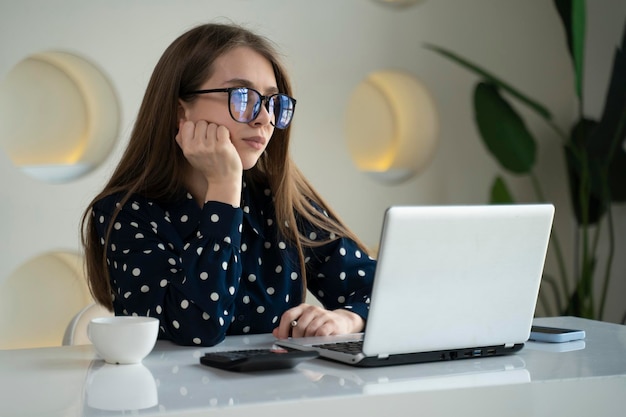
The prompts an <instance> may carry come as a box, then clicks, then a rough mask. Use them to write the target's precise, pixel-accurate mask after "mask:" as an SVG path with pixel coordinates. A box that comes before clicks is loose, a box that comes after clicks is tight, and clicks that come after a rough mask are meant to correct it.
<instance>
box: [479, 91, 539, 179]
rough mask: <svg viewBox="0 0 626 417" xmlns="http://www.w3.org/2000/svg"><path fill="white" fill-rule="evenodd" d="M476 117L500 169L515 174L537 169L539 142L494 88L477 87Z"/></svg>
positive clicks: (486, 144)
mask: <svg viewBox="0 0 626 417" xmlns="http://www.w3.org/2000/svg"><path fill="white" fill-rule="evenodd" d="M474 113H475V114H474V115H475V118H476V123H477V125H478V130H479V131H480V134H481V137H482V139H483V142H484V143H485V146H486V147H487V149H488V150H489V151H490V152H491V154H492V155H493V156H494V157H495V158H496V160H497V161H498V162H499V163H500V165H502V167H503V168H504V169H506V170H509V171H511V172H514V173H516V174H528V173H529V172H530V171H531V169H532V168H533V166H534V165H535V158H536V153H537V144H536V141H535V139H534V138H533V136H532V135H531V133H530V132H529V131H528V129H527V128H526V125H525V124H524V121H523V120H522V118H521V117H520V116H519V115H518V114H517V112H516V111H515V109H513V107H512V106H511V105H510V104H509V103H508V102H507V101H506V100H505V99H504V98H503V97H502V96H501V95H500V93H499V91H498V88H497V87H496V86H495V85H493V84H489V83H484V82H481V83H478V84H477V85H476V89H475V90H474Z"/></svg>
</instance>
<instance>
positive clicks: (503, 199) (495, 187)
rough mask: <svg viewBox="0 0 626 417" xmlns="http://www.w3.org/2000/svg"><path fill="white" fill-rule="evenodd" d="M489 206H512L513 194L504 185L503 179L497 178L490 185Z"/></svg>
mask: <svg viewBox="0 0 626 417" xmlns="http://www.w3.org/2000/svg"><path fill="white" fill-rule="evenodd" d="M489 203H490V204H514V203H515V201H514V200H513V194H512V193H511V191H510V190H509V187H508V186H507V185H506V182H505V181H504V178H502V177H501V176H499V175H498V176H497V177H496V179H495V180H494V181H493V184H491V195H490V199H489Z"/></svg>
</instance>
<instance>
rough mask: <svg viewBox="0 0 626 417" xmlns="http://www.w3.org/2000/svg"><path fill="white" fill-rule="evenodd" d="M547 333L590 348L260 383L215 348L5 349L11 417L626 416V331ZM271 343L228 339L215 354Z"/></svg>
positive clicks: (556, 321) (3, 395)
mask: <svg viewBox="0 0 626 417" xmlns="http://www.w3.org/2000/svg"><path fill="white" fill-rule="evenodd" d="M536 322H537V323H541V324H547V325H553V326H560V327H570V328H582V329H584V330H586V332H587V338H586V340H585V341H584V342H581V341H579V342H571V343H569V344H554V345H552V344H539V343H533V342H529V343H527V344H526V346H525V347H524V349H522V351H521V352H519V353H517V354H515V355H510V356H502V357H490V358H480V359H463V360H457V361H448V362H439V363H429V364H419V365H406V366H396V367H384V368H371V369H358V368H352V367H349V366H345V365H340V364H335V363H332V362H328V361H324V360H321V359H316V360H313V361H308V362H305V363H302V364H300V365H298V366H297V367H296V368H294V369H291V370H283V371H273V372H262V373H250V374H239V373H232V372H227V371H221V370H217V369H213V368H209V367H205V366H202V365H200V364H199V357H200V356H201V355H202V354H203V352H205V351H207V350H209V349H207V348H189V347H179V346H175V345H173V344H170V343H167V342H159V343H158V344H157V346H156V347H155V349H154V351H153V352H152V353H151V354H150V356H149V357H148V358H146V359H145V360H144V362H143V364H142V365H117V366H116V365H107V364H104V362H103V361H102V360H100V359H98V358H97V357H96V355H95V353H94V351H93V348H92V347H91V346H89V345H88V346H72V347H56V348H42V349H23V350H4V351H0V416H3V417H5V416H6V417H14V416H46V417H51V416H66V417H72V416H101V415H105V416H109V415H141V416H144V415H145V416H149V415H176V416H200V415H211V416H235V415H246V416H248V417H252V416H254V417H256V416H264V415H267V416H270V415H271V416H281V415H287V413H290V414H291V413H293V412H296V413H297V415H298V416H309V415H311V416H313V415H315V416H335V415H338V416H339V415H350V416H369V415H378V416H380V415H383V416H385V415H389V416H391V415H393V416H396V415H411V416H417V415H428V416H444V415H451V416H473V415H481V416H490V415H492V416H533V415H540V416H544V415H545V416H551V417H557V416H576V415H580V416H583V415H585V416H594V417H595V416H604V415H606V416H622V415H624V414H625V413H626V395H625V394H626V326H620V325H615V324H609V323H602V322H595V321H589V320H583V319H578V318H572V317H569V318H568V317H561V318H545V319H537V320H536ZM272 340H273V339H272V337H271V336H270V335H256V336H247V337H244V336H236V337H229V338H227V340H226V341H225V342H224V343H222V344H220V345H219V346H217V347H215V348H213V349H224V350H225V349H233V348H242V347H267V346H269V345H271V343H272ZM103 406H106V407H110V408H118V410H103V409H100V408H98V407H103ZM142 407H145V408H142ZM138 408H139V409H138Z"/></svg>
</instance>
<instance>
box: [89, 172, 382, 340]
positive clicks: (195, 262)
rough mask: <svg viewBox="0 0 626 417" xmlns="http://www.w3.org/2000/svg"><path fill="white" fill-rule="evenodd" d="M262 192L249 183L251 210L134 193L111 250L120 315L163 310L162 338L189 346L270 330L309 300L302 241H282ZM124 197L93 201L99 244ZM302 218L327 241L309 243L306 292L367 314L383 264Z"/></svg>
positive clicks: (305, 228) (310, 233) (306, 231)
mask: <svg viewBox="0 0 626 417" xmlns="http://www.w3.org/2000/svg"><path fill="white" fill-rule="evenodd" d="M256 188H258V187H255V189H252V187H247V186H246V185H245V184H244V190H243V204H242V207H244V208H234V207H232V206H230V205H227V204H223V203H219V202H207V203H206V204H205V205H204V207H202V208H200V207H199V206H198V205H197V204H196V203H195V201H194V200H193V198H192V197H191V196H190V195H189V194H188V193H185V194H186V195H185V194H183V197H182V198H180V199H178V200H176V201H173V202H170V203H167V204H163V203H160V202H157V201H151V200H147V199H145V198H143V197H140V196H136V195H135V196H132V197H131V198H130V199H129V200H128V201H127V203H126V204H125V205H124V206H123V207H122V210H121V212H120V213H119V215H118V216H117V218H116V220H115V222H114V224H113V228H112V232H111V236H110V239H109V242H108V247H107V265H108V269H109V274H110V278H111V285H112V288H113V294H112V296H113V300H114V302H113V304H114V309H115V312H116V314H118V315H119V314H128V315H152V316H156V317H158V318H159V319H160V320H161V332H160V337H161V338H164V339H169V340H172V341H174V342H175V343H178V344H183V345H200V346H211V345H214V344H216V343H219V342H220V341H222V340H223V338H224V337H225V335H227V334H249V333H269V332H271V331H272V330H273V329H274V327H276V326H277V325H278V323H279V321H280V316H281V315H282V314H283V312H284V311H286V310H287V309H289V308H291V307H294V306H296V305H298V304H299V303H300V302H301V301H302V288H301V285H302V281H301V277H300V266H299V264H298V256H297V252H296V249H295V246H294V245H292V244H291V243H290V242H289V241H288V240H285V239H281V238H279V237H277V227H276V219H275V218H274V215H273V213H274V207H273V197H272V193H271V192H270V191H269V190H267V189H264V188H260V189H256ZM118 201H120V196H119V195H113V196H109V197H106V198H105V199H103V200H101V201H100V202H98V203H97V204H96V206H95V207H94V216H95V219H97V221H96V222H94V224H95V226H96V229H97V231H98V233H99V235H100V237H101V239H102V240H101V241H102V242H104V240H103V238H104V234H105V231H106V230H107V228H108V224H109V222H110V221H111V216H112V213H113V212H114V210H115V207H116V205H118V204H119V203H118ZM320 211H321V210H320ZM297 224H298V227H300V228H301V229H300V232H301V233H302V234H303V235H304V236H306V237H307V238H309V239H311V240H315V241H316V242H327V243H324V244H322V245H320V246H315V247H312V248H305V252H306V253H305V257H306V260H307V261H306V262H307V271H308V272H307V276H308V287H309V290H310V291H311V292H312V293H313V294H316V296H317V297H318V298H319V300H320V301H321V302H322V304H323V305H324V306H325V307H326V308H328V309H337V308H346V309H350V310H351V311H353V312H355V313H357V314H359V315H361V316H362V317H364V318H366V317H367V311H368V308H369V297H370V294H371V285H372V277H373V273H374V269H375V266H376V262H375V261H374V260H373V259H371V258H370V257H368V256H363V254H362V253H361V251H360V250H359V249H358V248H357V246H356V244H355V243H354V242H352V241H350V240H348V239H344V238H338V239H334V240H330V241H329V240H328V239H329V236H328V233H326V232H324V231H323V230H319V229H316V228H314V227H312V226H311V225H309V224H308V223H306V222H304V221H298V222H297ZM103 244H104V243H103Z"/></svg>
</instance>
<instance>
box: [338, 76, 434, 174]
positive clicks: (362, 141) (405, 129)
mask: <svg viewBox="0 0 626 417" xmlns="http://www.w3.org/2000/svg"><path fill="white" fill-rule="evenodd" d="M438 131H439V122H438V116H437V110H436V106H435V102H434V100H433V98H432V96H431V94H430V93H429V91H428V90H427V89H426V87H425V86H424V85H423V84H422V83H421V82H420V81H419V80H418V79H417V78H415V77H414V76H412V75H411V74H408V73H406V72H402V71H395V70H384V71H376V72H374V73H371V74H370V75H369V76H367V77H366V78H365V79H364V80H363V81H362V82H361V83H359V85H357V87H356V88H355V90H354V91H353V93H352V96H351V97H350V100H349V103H348V109H347V114H346V136H347V144H348V149H349V151H350V154H351V156H352V159H353V161H354V163H355V165H356V166H357V168H358V169H359V170H360V171H362V172H365V173H367V174H368V175H371V176H373V177H374V178H376V179H377V180H380V181H382V182H388V183H397V182H401V181H404V180H407V179H409V178H411V177H412V176H414V175H415V174H417V173H419V172H421V171H423V170H424V169H425V168H426V166H428V164H429V163H430V161H431V160H432V157H433V155H434V153H435V150H436V147H437V135H438Z"/></svg>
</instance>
